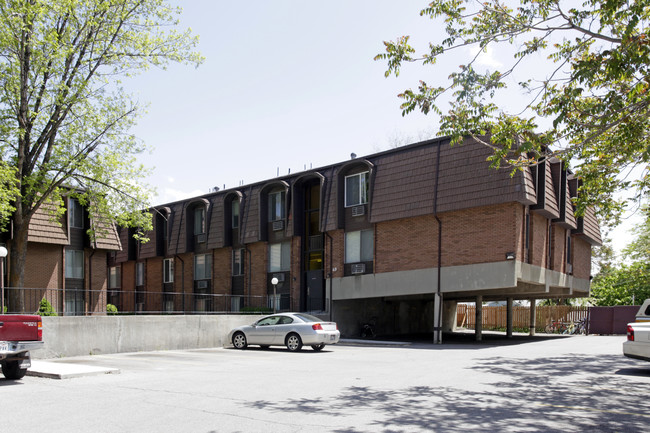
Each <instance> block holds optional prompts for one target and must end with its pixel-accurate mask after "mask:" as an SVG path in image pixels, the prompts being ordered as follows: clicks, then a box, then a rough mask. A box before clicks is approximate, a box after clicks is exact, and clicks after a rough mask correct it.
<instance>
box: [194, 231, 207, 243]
mask: <svg viewBox="0 0 650 433" xmlns="http://www.w3.org/2000/svg"><path fill="white" fill-rule="evenodd" d="M205 238H206V236H205V233H202V234H200V235H196V242H198V243H200V244H202V243H204V242H205Z"/></svg>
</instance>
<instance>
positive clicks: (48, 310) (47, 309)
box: [38, 298, 57, 316]
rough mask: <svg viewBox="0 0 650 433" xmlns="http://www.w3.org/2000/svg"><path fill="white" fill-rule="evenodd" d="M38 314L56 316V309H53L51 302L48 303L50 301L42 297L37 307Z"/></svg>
mask: <svg viewBox="0 0 650 433" xmlns="http://www.w3.org/2000/svg"><path fill="white" fill-rule="evenodd" d="M38 314H40V315H41V316H56V315H57V314H56V311H54V308H53V307H52V304H50V301H48V300H47V299H45V298H43V299H41V303H40V305H39V307H38Z"/></svg>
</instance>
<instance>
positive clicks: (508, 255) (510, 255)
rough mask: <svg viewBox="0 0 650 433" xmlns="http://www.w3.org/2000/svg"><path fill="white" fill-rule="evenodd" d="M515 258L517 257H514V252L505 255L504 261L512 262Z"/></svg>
mask: <svg viewBox="0 0 650 433" xmlns="http://www.w3.org/2000/svg"><path fill="white" fill-rule="evenodd" d="M515 257H517V256H516V255H515V253H514V252H509V253H506V260H514V259H515Z"/></svg>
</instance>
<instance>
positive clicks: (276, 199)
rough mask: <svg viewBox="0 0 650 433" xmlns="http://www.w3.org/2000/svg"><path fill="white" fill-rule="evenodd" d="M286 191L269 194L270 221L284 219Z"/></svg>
mask: <svg viewBox="0 0 650 433" xmlns="http://www.w3.org/2000/svg"><path fill="white" fill-rule="evenodd" d="M285 196H286V193H285V192H284V191H278V192H272V193H270V194H269V221H277V220H281V219H284V200H285Z"/></svg>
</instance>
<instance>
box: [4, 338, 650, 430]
mask: <svg viewBox="0 0 650 433" xmlns="http://www.w3.org/2000/svg"><path fill="white" fill-rule="evenodd" d="M624 340H625V337H624V336H586V337H585V336H575V337H554V338H547V337H536V338H527V337H518V338H515V339H514V340H510V341H509V340H506V339H503V338H497V339H490V338H487V339H486V340H485V341H483V342H478V343H476V342H473V341H471V339H466V340H464V339H458V340H449V339H447V340H446V343H445V344H443V345H437V346H436V345H432V344H428V343H417V342H416V343H413V344H411V345H408V346H374V345H347V344H346V345H337V346H328V347H326V348H325V350H323V351H322V352H314V351H312V350H311V349H303V351H302V352H300V353H289V352H288V351H287V350H286V349H284V348H273V349H270V350H261V349H258V348H254V347H251V348H249V349H248V350H244V351H239V350H235V349H232V348H215V349H202V350H190V351H170V352H142V353H128V354H114V355H99V356H86V357H78V358H67V359H59V360H54V361H55V362H61V363H65V364H73V365H83V366H101V367H110V368H114V369H118V370H119V372H120V373H119V374H102V375H93V376H87V377H78V378H72V379H64V380H54V379H46V378H42V377H31V376H28V377H26V378H24V379H23V380H21V381H17V382H10V381H5V380H1V379H0V395H2V404H1V405H0V412H1V413H2V415H3V416H2V419H3V421H2V423H3V427H2V430H3V431H18V430H24V429H25V428H27V429H28V430H31V429H36V428H38V429H40V430H44V431H48V432H82V431H83V432H116V431H120V432H189V431H191V432H206V433H207V432H262V431H272V432H341V433H343V432H346V433H361V432H419V431H427V432H429V431H444V432H449V431H451V432H455V431H458V432H460V431H463V432H465V431H478V432H496V431H517V432H521V431H544V432H547V431H617V432H623V431H630V432H636V431H644V430H647V429H648V427H650V409H649V408H648V400H647V396H648V395H650V363H644V362H642V361H635V360H630V359H627V358H625V357H623V356H622V354H621V344H622V342H623V341H624ZM50 361H53V360H50Z"/></svg>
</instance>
